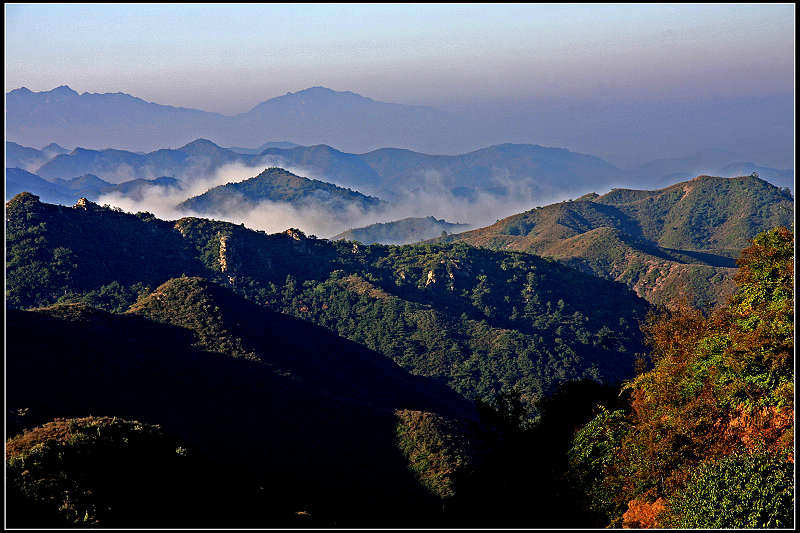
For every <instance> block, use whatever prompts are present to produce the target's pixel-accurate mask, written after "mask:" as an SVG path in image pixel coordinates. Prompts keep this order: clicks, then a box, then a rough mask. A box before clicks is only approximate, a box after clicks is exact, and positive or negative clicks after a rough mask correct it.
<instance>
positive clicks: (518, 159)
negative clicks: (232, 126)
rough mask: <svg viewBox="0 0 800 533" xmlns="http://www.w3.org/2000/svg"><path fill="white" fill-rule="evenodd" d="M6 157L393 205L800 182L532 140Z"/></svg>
mask: <svg viewBox="0 0 800 533" xmlns="http://www.w3.org/2000/svg"><path fill="white" fill-rule="evenodd" d="M6 154H7V159H6V167H7V168H13V167H19V168H22V169H24V170H27V171H29V172H31V173H34V174H36V175H38V176H39V177H41V178H44V179H46V180H50V181H52V180H54V179H71V178H74V177H76V176H83V175H86V174H92V175H95V176H98V177H99V178H101V179H102V180H104V181H106V182H109V183H121V182H124V181H129V180H132V179H139V178H141V179H153V178H158V177H161V176H171V177H175V178H177V179H179V180H182V181H185V182H187V181H193V180H195V179H198V178H208V177H209V176H213V175H214V174H215V173H216V172H218V171H219V170H220V169H221V168H223V167H225V166H226V165H233V164H238V165H241V166H244V167H261V168H259V169H258V171H260V170H263V169H264V168H266V167H269V166H279V167H282V168H286V169H288V170H290V171H292V172H294V173H295V174H297V175H303V176H308V177H312V178H316V179H319V180H321V181H325V182H329V183H334V184H336V185H338V186H342V187H349V188H352V189H355V190H357V191H360V192H362V193H364V194H369V195H373V196H377V197H379V198H382V199H384V200H387V201H391V202H412V203H413V202H415V201H416V200H418V199H419V198H421V197H431V196H434V195H439V197H440V198H443V199H444V198H446V199H450V200H453V201H458V202H464V201H466V202H470V201H476V200H479V199H485V198H487V197H492V198H498V199H504V198H505V199H511V200H513V201H516V202H518V203H529V204H534V205H535V204H537V203H541V199H546V198H556V197H559V196H560V197H562V198H563V197H565V196H569V195H580V194H584V193H585V192H586V191H588V190H598V189H603V188H610V187H614V186H636V187H643V188H657V187H662V186H664V185H666V184H669V183H674V182H676V181H681V180H684V179H690V178H692V177H694V176H696V175H698V174H696V173H691V172H690V171H691V169H692V168H701V169H702V168H709V167H710V168H712V169H717V170H718V171H714V172H712V174H713V175H721V176H725V177H733V176H736V175H749V174H751V173H752V172H758V173H759V175H760V177H761V178H762V179H764V180H766V181H769V182H771V183H773V184H775V185H778V186H782V187H789V188H792V186H793V182H794V172H793V171H792V170H780V169H770V168H765V167H760V166H758V165H755V164H751V163H737V162H736V161H735V160H734V159H726V155H727V154H726V153H720V152H709V153H702V154H696V155H695V156H693V157H691V158H685V159H668V160H659V161H654V162H652V163H649V164H647V165H644V166H642V167H640V168H638V169H635V170H632V171H625V170H621V169H618V168H616V167H614V166H613V165H611V164H609V163H607V162H605V161H603V160H602V159H600V158H597V157H594V156H591V155H585V154H578V153H575V152H571V151H569V150H565V149H561V148H548V147H543V146H537V145H525V144H521V145H517V144H503V145H497V146H490V147H487V148H483V149H481V150H476V151H474V152H470V153H466V154H461V155H455V156H441V155H428V154H422V153H418V152H412V151H410V150H401V149H396V148H383V149H379V150H375V151H372V152H368V153H366V154H352V153H346V152H342V151H339V150H336V149H334V148H331V147H330V146H325V145H317V146H296V145H293V144H292V143H288V142H269V143H265V144H264V145H262V146H261V147H259V148H258V149H245V148H223V147H220V146H218V145H216V144H215V143H213V142H211V141H208V140H206V139H197V140H195V141H192V142H191V143H189V144H186V145H185V146H182V147H180V148H176V149H161V150H156V151H153V152H149V153H136V152H130V151H125V150H116V149H106V150H88V149H84V148H76V149H75V150H73V151H71V152H66V150H65V149H64V148H61V147H60V146H57V145H54V144H51V145H49V146H48V147H47V149H45V150H36V149H34V148H29V147H25V146H21V145H19V144H16V143H13V142H6ZM730 157H734V155H730ZM251 175H252V174H251ZM242 177H244V176H242ZM31 192H36V193H37V194H38V191H36V190H31ZM423 214H424V213H423ZM434 214H438V215H439V216H443V215H445V214H446V213H434ZM417 216H419V215H417ZM470 222H472V221H470Z"/></svg>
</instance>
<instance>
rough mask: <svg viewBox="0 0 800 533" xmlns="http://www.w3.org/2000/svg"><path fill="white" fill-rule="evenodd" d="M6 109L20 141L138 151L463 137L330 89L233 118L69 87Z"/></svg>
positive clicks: (16, 99) (19, 96)
mask: <svg viewBox="0 0 800 533" xmlns="http://www.w3.org/2000/svg"><path fill="white" fill-rule="evenodd" d="M6 110H7V111H6V120H7V135H8V137H9V138H11V139H14V140H15V141H16V142H19V143H20V144H24V145H34V146H41V145H43V144H45V143H48V142H56V143H59V144H63V145H67V146H90V147H95V148H105V147H109V146H119V147H125V148H127V149H130V150H136V151H139V150H141V151H150V150H153V149H155V148H157V147H159V146H180V145H182V144H185V143H187V142H189V141H191V140H192V139H196V138H198V137H206V138H213V139H215V140H216V141H217V142H220V143H222V144H225V145H229V146H248V145H250V143H251V142H252V139H270V138H272V139H275V138H278V139H288V140H291V141H293V142H297V143H300V144H320V143H325V142H331V139H341V140H342V142H341V144H340V146H342V147H343V148H344V149H355V150H359V149H361V148H363V147H364V146H370V147H372V148H377V147H379V146H402V147H412V145H413V144H414V143H423V142H424V143H427V144H428V145H429V146H430V147H431V148H433V149H436V148H437V145H441V146H444V145H445V143H442V141H441V140H443V139H447V135H452V134H457V132H458V128H456V127H454V125H453V123H454V121H455V119H454V118H452V117H450V116H449V115H448V114H446V113H443V112H441V111H437V110H434V109H432V108H428V107H423V106H409V105H401V104H389V103H384V102H379V101H376V100H372V99H371V98H366V97H363V96H360V95H357V94H355V93H352V92H337V91H333V90H331V89H327V88H325V87H311V88H309V89H305V90H303V91H299V92H296V93H287V94H286V95H284V96H279V97H277V98H272V99H270V100H267V101H265V102H262V103H261V104H258V105H256V106H255V107H254V108H253V109H251V110H250V111H248V112H246V113H241V114H239V115H235V116H225V115H220V114H218V113H209V112H205V111H199V110H195V109H187V108H182V107H173V106H165V105H159V104H155V103H151V102H146V101H144V100H142V99H140V98H136V97H134V96H131V95H128V94H124V93H105V94H95V93H83V94H78V93H77V92H75V91H73V90H72V89H70V88H69V87H67V86H61V87H57V88H55V89H53V90H51V91H43V92H33V91H30V90H29V89H27V88H24V87H23V88H20V89H15V90H13V91H11V92H9V93H7V94H6ZM355 117H358V119H356V118H355ZM462 135H463V134H462ZM43 139H46V140H43ZM413 139H418V140H417V141H414V140H413ZM437 139H440V141H437ZM420 145H421V144H417V146H420Z"/></svg>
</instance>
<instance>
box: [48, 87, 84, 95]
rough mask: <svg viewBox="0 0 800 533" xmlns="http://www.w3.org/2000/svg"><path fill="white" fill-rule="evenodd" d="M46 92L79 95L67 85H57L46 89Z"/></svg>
mask: <svg viewBox="0 0 800 533" xmlns="http://www.w3.org/2000/svg"><path fill="white" fill-rule="evenodd" d="M47 93H48V94H52V95H58V96H79V95H78V93H77V92H76V91H74V90H72V89H71V88H70V87H69V86H68V85H59V86H58V87H56V88H55V89H52V90H50V91H48V92H47Z"/></svg>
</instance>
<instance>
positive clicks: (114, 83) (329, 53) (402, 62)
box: [5, 4, 794, 114]
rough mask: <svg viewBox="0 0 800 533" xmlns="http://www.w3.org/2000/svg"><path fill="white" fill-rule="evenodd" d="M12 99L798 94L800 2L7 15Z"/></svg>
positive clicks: (91, 8)
mask: <svg viewBox="0 0 800 533" xmlns="http://www.w3.org/2000/svg"><path fill="white" fill-rule="evenodd" d="M5 15H6V19H5V27H6V28H5V29H6V43H5V44H6V59H5V71H6V90H7V91H8V90H11V89H14V88H17V87H21V86H26V87H28V88H29V89H31V90H34V91H41V90H49V89H52V88H53V87H56V86H58V85H62V84H67V85H69V86H70V87H72V88H73V89H75V90H77V91H78V92H84V91H89V92H118V91H119V92H126V93H130V94H133V95H135V96H139V97H141V98H144V99H146V100H150V101H154V102H157V103H162V104H171V105H180V106H185V107H196V108H199V109H204V110H208V111H217V112H221V113H225V114H234V113H238V112H244V111H246V110H248V109H250V108H251V107H253V106H254V105H255V104H257V103H259V102H261V101H264V100H266V99H268V98H271V97H274V96H278V95H281V94H284V93H286V92H287V91H297V90H300V89H304V88H306V87H310V86H315V85H324V86H326V87H330V88H332V89H335V90H351V91H354V92H357V93H360V94H363V95H365V96H370V97H372V98H375V99H378V100H383V101H389V102H398V103H409V104H411V103H413V104H427V105H433V106H435V107H439V108H441V109H461V108H464V107H467V106H474V105H486V104H488V103H499V104H506V105H507V104H510V103H515V102H521V101H528V102H547V101H551V100H552V101H558V102H561V103H562V104H563V103H565V102H567V103H569V102H572V101H575V102H582V101H596V100H616V101H620V100H635V101H656V102H661V101H665V100H670V99H685V100H692V99H703V98H729V97H737V98H738V97H753V96H755V97H758V96H763V95H773V94H786V93H792V92H793V91H794V6H793V5H791V4H774V5H763V4H754V5H744V4H731V5H689V4H685V5H684V4H675V5H588V4H587V5H520V4H513V5H497V4H492V5H488V4H487V5H475V4H470V5H452V4H447V5H308V4H297V5H266V6H257V5H228V4H226V5H218V6H214V5H211V6H209V5H185V4H184V5H179V4H175V5H147V4H144V5H121V6H118V5H91V4H83V5H41V4H31V5H8V4H7V5H6V9H5Z"/></svg>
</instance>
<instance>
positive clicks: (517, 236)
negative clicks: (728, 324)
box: [437, 176, 794, 308]
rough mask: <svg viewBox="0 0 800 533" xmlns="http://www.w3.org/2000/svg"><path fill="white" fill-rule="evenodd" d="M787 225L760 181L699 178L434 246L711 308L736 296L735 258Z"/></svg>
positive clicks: (505, 223) (784, 201)
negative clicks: (552, 261) (498, 256)
mask: <svg viewBox="0 0 800 533" xmlns="http://www.w3.org/2000/svg"><path fill="white" fill-rule="evenodd" d="M793 217H794V200H793V198H792V196H791V195H790V194H789V193H788V192H787V191H786V190H784V189H779V188H778V187H775V186H773V185H770V184H769V183H767V182H765V181H763V180H760V179H758V178H756V177H740V178H715V177H710V176H700V177H698V178H695V179H693V180H691V181H687V182H682V183H678V184H675V185H672V186H670V187H667V188H665V189H660V190H656V191H637V190H629V189H614V190H612V191H611V192H609V193H608V194H605V195H603V196H599V195H597V194H587V195H584V196H582V197H580V198H578V199H577V200H574V201H567V202H561V203H558V204H553V205H549V206H545V207H538V208H536V209H532V210H530V211H526V212H524V213H520V214H518V215H513V216H511V217H508V218H505V219H503V220H500V221H498V222H497V223H496V224H493V225H492V226H488V227H486V228H481V229H477V230H472V231H468V232H465V233H461V234H458V235H451V236H447V237H442V238H440V239H437V242H466V243H468V244H472V245H474V246H481V247H486V248H490V249H494V250H520V251H526V252H532V253H536V254H540V255H543V256H547V257H553V258H556V259H559V260H561V261H563V262H566V263H567V264H569V265H571V266H574V267H576V268H579V269H581V270H584V271H586V272H592V273H594V274H596V275H598V276H601V277H605V278H608V279H614V280H617V281H620V282H623V283H625V284H626V285H627V286H628V287H630V288H632V289H633V290H634V291H636V293H637V294H638V295H639V296H641V297H643V298H646V299H647V300H649V301H650V302H653V303H657V304H670V303H675V302H676V301H684V300H685V301H687V302H688V303H690V304H692V305H695V306H699V307H705V308H710V307H713V306H714V305H719V304H721V303H723V302H724V301H725V300H726V299H727V298H728V297H729V296H730V295H731V294H732V292H733V289H734V284H733V281H732V276H733V273H734V271H735V270H734V268H735V264H734V259H735V257H736V256H737V254H738V251H739V250H741V249H742V248H744V247H746V246H747V245H748V241H749V239H752V238H753V237H754V236H755V235H756V234H758V233H759V232H761V231H765V230H767V229H769V228H772V227H774V226H778V225H784V226H790V225H791V224H792V222H793Z"/></svg>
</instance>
